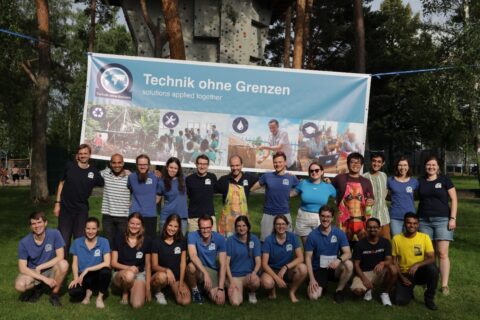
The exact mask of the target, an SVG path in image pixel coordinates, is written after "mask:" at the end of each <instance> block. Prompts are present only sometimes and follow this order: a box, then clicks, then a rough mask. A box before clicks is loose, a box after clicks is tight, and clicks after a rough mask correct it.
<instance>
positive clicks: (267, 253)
mask: <svg viewBox="0 0 480 320" xmlns="http://www.w3.org/2000/svg"><path fill="white" fill-rule="evenodd" d="M289 224H290V221H289V220H288V219H287V217H286V216H284V215H277V216H275V218H274V220H273V230H274V231H273V232H272V233H271V234H270V235H269V236H268V237H267V238H266V239H265V241H264V242H263V245H262V268H263V271H264V272H263V274H262V277H261V283H262V287H263V288H264V289H265V290H267V291H269V294H268V297H269V299H276V298H277V294H276V287H279V288H287V286H288V287H289V288H288V293H289V297H290V301H292V302H293V303H296V302H298V298H297V296H296V292H297V290H298V288H299V287H300V285H301V284H302V283H303V281H304V280H305V278H306V276H307V267H306V266H305V264H304V263H303V261H304V258H303V253H302V248H301V245H300V241H298V239H297V237H296V236H295V234H294V233H293V232H290V231H288V226H289ZM288 283H289V284H288Z"/></svg>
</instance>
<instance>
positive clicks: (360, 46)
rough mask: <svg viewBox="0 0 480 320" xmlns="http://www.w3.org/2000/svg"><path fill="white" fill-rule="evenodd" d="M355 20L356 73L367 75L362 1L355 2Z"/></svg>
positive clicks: (355, 0)
mask: <svg viewBox="0 0 480 320" xmlns="http://www.w3.org/2000/svg"><path fill="white" fill-rule="evenodd" d="M353 12H354V20H355V72H358V73H365V70H366V68H365V56H366V54H365V23H364V20H363V6H362V0H354V1H353Z"/></svg>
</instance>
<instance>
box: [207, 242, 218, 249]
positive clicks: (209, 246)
mask: <svg viewBox="0 0 480 320" xmlns="http://www.w3.org/2000/svg"><path fill="white" fill-rule="evenodd" d="M216 249H217V246H215V243H213V242H212V243H210V244H209V245H208V250H209V251H215V250H216Z"/></svg>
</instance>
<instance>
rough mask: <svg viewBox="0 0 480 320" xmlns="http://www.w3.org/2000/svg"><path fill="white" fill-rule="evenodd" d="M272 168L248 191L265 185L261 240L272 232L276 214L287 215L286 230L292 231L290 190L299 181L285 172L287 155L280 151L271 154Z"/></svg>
mask: <svg viewBox="0 0 480 320" xmlns="http://www.w3.org/2000/svg"><path fill="white" fill-rule="evenodd" d="M273 168H274V169H275V172H267V173H265V174H264V175H262V176H261V177H260V179H259V180H258V182H257V183H255V185H254V186H253V187H252V188H251V189H250V191H255V190H257V189H260V188H262V187H265V202H264V205H263V216H262V222H261V230H260V231H261V237H260V240H261V241H264V240H265V238H266V237H267V236H269V235H270V234H271V233H272V230H273V220H274V219H275V216H277V215H284V216H285V217H287V219H288V221H289V222H290V224H289V226H288V227H289V230H288V231H292V230H291V225H292V217H291V215H290V191H291V190H292V189H293V188H295V186H296V185H297V184H298V182H299V181H298V179H297V177H295V176H294V175H290V174H287V171H286V170H287V156H286V155H285V153H283V152H282V151H279V152H277V153H275V154H274V155H273Z"/></svg>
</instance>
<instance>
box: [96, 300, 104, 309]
mask: <svg viewBox="0 0 480 320" xmlns="http://www.w3.org/2000/svg"><path fill="white" fill-rule="evenodd" d="M96 306H97V308H98V309H103V308H105V304H104V303H103V298H102V297H97V301H96Z"/></svg>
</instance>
